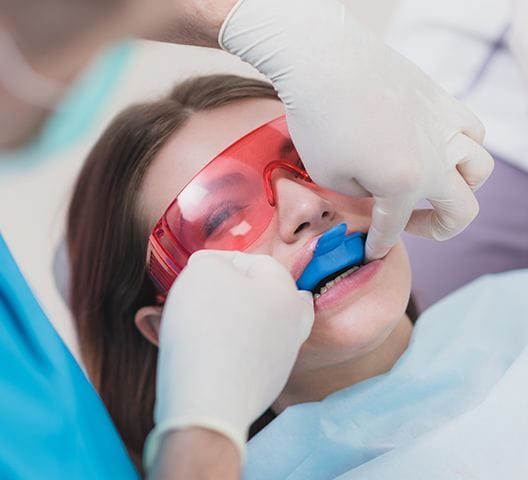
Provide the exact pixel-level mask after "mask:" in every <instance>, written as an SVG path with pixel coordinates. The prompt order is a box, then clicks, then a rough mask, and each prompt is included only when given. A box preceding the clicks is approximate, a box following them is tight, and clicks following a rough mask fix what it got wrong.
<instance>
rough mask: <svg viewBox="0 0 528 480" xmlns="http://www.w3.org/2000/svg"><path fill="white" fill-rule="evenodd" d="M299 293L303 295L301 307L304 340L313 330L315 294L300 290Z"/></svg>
mask: <svg viewBox="0 0 528 480" xmlns="http://www.w3.org/2000/svg"><path fill="white" fill-rule="evenodd" d="M298 295H299V296H300V297H301V300H302V302H303V306H302V309H301V315H300V317H301V318H300V319H301V341H302V342H304V341H305V340H306V339H307V338H308V337H309V336H310V333H311V331H312V327H313V324H314V319H315V313H314V306H313V295H312V293H311V292H307V291H304V290H299V292H298Z"/></svg>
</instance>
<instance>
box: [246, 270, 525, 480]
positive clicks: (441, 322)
mask: <svg viewBox="0 0 528 480" xmlns="http://www.w3.org/2000/svg"><path fill="white" fill-rule="evenodd" d="M527 293H528V270H520V271H516V272H511V273H507V274H499V275H495V276H486V277H482V278H481V279H479V280H477V281H475V282H474V283H472V284H470V285H469V286H467V287H465V288H463V289H461V290H459V291H458V292H455V293H454V294H452V295H451V296H449V297H447V298H446V299H445V300H443V301H442V302H440V303H438V304H436V305H435V306H433V307H432V308H430V309H429V310H427V311H426V312H425V313H424V314H423V315H422V317H420V319H419V320H418V323H417V325H416V327H415V330H414V332H413V336H412V339H411V343H410V345H409V347H408V349H407V351H406V352H405V353H404V355H403V356H402V357H401V358H400V359H399V361H398V362H397V363H396V365H395V366H394V367H393V368H392V370H391V371H390V372H388V373H386V374H384V375H380V376H377V377H374V378H371V379H368V380H366V381H364V382H361V383H359V384H356V385H353V386H351V387H349V388H346V389H344V390H341V391H339V392H336V393H334V394H332V395H330V396H328V397H327V398H326V399H324V400H323V401H321V402H312V403H305V404H300V405H296V406H293V407H290V408H289V409H287V410H286V411H285V412H283V414H281V415H279V417H278V418H277V419H275V420H274V421H273V422H272V423H271V424H270V425H269V426H268V427H267V428H266V429H264V430H263V431H262V432H260V433H259V434H258V435H257V436H256V437H255V438H254V439H252V441H251V442H250V444H249V452H248V462H247V465H246V469H245V475H244V478H245V479H266V480H273V479H290V480H293V479H295V480H297V479H299V480H301V479H302V480H314V479H331V478H332V479H333V478H336V477H338V476H340V475H342V477H340V478H342V479H343V480H344V479H346V480H351V479H354V480H355V479H361V480H365V479H367V480H368V479H380V480H381V479H383V480H386V479H389V478H390V479H402V480H403V479H405V480H408V479H411V478H416V479H424V478H427V479H446V480H447V479H449V480H451V479H469V478H478V479H479V480H482V479H488V478H489V479H497V478H508V479H509V480H511V479H526V478H528V382H527V379H528V348H527V345H528V295H527Z"/></svg>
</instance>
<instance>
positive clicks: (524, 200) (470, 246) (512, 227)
mask: <svg viewBox="0 0 528 480" xmlns="http://www.w3.org/2000/svg"><path fill="white" fill-rule="evenodd" d="M495 160H496V163H495V170H494V172H493V174H492V176H491V178H490V179H489V180H488V181H487V183H485V184H484V186H483V187H482V188H481V189H480V190H479V191H478V192H477V194H476V196H477V198H478V200H479V203H480V213H479V215H478V217H477V219H476V220H475V221H474V222H473V223H472V224H471V225H470V226H469V227H468V228H467V229H466V230H465V231H464V232H463V233H461V234H460V235H458V236H457V237H455V238H453V239H451V240H448V241H446V242H435V241H432V240H426V239H423V238H418V237H414V236H412V235H408V234H405V235H404V242H405V245H406V246H407V249H408V250H409V256H410V258H411V266H412V272H413V297H414V299H415V301H416V305H417V308H418V310H419V311H420V312H422V311H423V310H425V309H426V308H427V307H429V306H430V305H432V304H433V303H435V302H437V301H438V300H440V299H441V298H442V297H445V296H446V295H447V294H449V293H451V292H452V291H454V290H456V289H457V288H460V287H461V286H463V285H465V284H467V283H469V282H470V281H472V280H474V279H475V278H477V277H479V276H481V275H484V274H486V273H496V272H504V271H506V270H514V269H518V268H528V173H526V172H525V171H522V170H520V169H517V168H515V167H513V166H511V165H510V164H509V163H506V162H504V161H502V160H500V159H498V158H497V157H496V156H495Z"/></svg>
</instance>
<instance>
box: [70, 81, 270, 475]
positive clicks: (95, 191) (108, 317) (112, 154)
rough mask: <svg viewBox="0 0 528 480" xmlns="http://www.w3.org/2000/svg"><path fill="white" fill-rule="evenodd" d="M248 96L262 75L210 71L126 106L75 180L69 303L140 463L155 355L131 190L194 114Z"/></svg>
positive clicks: (103, 391) (261, 87)
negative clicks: (142, 312) (142, 325)
mask: <svg viewBox="0 0 528 480" xmlns="http://www.w3.org/2000/svg"><path fill="white" fill-rule="evenodd" d="M247 98H269V99H277V94H276V92H275V90H274V89H273V87H272V86H271V85H270V84H268V83H265V82H263V81H261V80H256V79H248V78H242V77H238V76H234V75H209V76H205V77H198V78H194V79H190V80H187V81H185V82H183V83H181V84H179V85H177V86H176V87H175V88H174V89H173V90H172V92H171V93H170V94H169V95H167V96H166V97H164V98H162V99H160V100H158V101H154V102H150V103H143V104H139V105H135V106H132V107H130V108H128V109H126V110H125V111H124V112H122V113H121V114H120V115H118V116H117V117H116V118H115V119H114V121H113V122H112V123H111V125H110V126H109V127H108V128H107V129H106V131H105V132H104V134H103V135H102V137H101V138H100V139H99V141H98V142H97V143H96V145H95V146H94V147H93V149H92V151H91V152H90V154H89V155H88V158H87V160H86V163H85V165H84V167H83V169H82V171H81V173H80V175H79V178H78V180H77V184H76V187H75V191H74V195H73V198H72V201H71V204H70V208H69V212H68V218H67V244H68V251H69V256H70V263H71V287H70V305H71V309H72V312H73V316H74V319H75V323H76V326H77V329H78V334H79V341H80V345H81V354H82V358H83V361H84V362H85V364H86V367H87V370H88V374H89V376H90V378H91V379H92V381H93V382H94V384H95V386H96V388H97V389H98V390H99V392H100V395H101V397H102V399H103V401H104V403H105V404H106V406H107V408H108V410H109V412H110V415H111V416H112V418H113V420H114V422H115V424H116V426H117V428H118V430H119V432H120V433H121V435H122V437H123V439H124V441H125V444H126V446H127V448H128V450H129V453H130V454H131V456H132V458H133V460H134V462H135V463H136V465H137V466H138V467H140V465H141V454H142V450H143V444H144V441H145V438H146V436H147V434H148V432H149V431H150V430H151V429H152V427H153V410H154V395H155V379H156V360H157V348H156V347H155V346H153V345H152V344H150V343H149V342H148V341H147V340H146V339H145V338H143V336H142V335H141V333H140V332H139V331H138V330H137V328H136V327H135V325H134V315H135V313H136V311H137V310H138V309H139V308H141V307H142V306H145V305H154V304H155V303H156V300H155V292H154V290H153V287H152V285H151V283H150V281H149V280H148V279H147V278H146V275H145V255H146V248H147V239H148V233H149V232H148V226H146V225H144V223H145V222H142V221H141V220H140V218H139V214H138V211H139V210H140V209H139V206H138V204H137V201H138V192H139V189H140V187H141V185H142V182H143V178H144V176H145V173H146V171H147V169H148V168H149V166H150V164H151V162H152V161H153V159H154V157H155V156H156V154H157V153H158V152H159V151H160V149H161V148H162V147H163V145H164V144H165V142H167V140H168V139H169V137H170V136H171V135H172V134H173V133H174V132H175V131H177V130H178V129H179V128H181V127H182V126H183V125H184V124H185V122H186V120H188V119H189V117H190V116H191V115H192V114H193V113H194V112H198V111H202V110H208V109H213V108H216V107H220V106H222V105H226V104H229V103H232V102H236V101H238V100H242V99H247Z"/></svg>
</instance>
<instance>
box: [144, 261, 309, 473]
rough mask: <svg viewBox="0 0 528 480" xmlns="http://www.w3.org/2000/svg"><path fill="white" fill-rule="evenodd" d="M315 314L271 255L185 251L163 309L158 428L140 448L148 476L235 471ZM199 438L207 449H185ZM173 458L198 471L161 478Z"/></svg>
mask: <svg viewBox="0 0 528 480" xmlns="http://www.w3.org/2000/svg"><path fill="white" fill-rule="evenodd" d="M313 320H314V310H313V300H312V295H311V293H309V292H300V291H299V290H297V287H296V285H295V281H294V280H293V277H292V276H291V274H290V273H289V272H288V271H287V270H286V269H285V268H284V267H283V266H282V265H280V264H279V263H278V262H277V261H275V260H274V259H273V258H271V257H268V256H266V255H249V254H243V253H240V252H226V251H223V252H218V251H201V252H197V253H195V254H194V255H193V256H191V258H190V260H189V262H188V265H187V267H186V268H185V269H184V270H183V272H182V273H181V274H180V276H179V277H178V279H177V280H176V282H175V283H174V285H173V287H172V288H171V291H170V293H169V296H168V298H167V302H166V304H165V307H164V311H163V317H162V323H161V330H160V337H159V348H160V349H159V359H158V378H157V389H156V408H155V414H154V418H155V422H156V427H155V429H154V431H153V432H152V433H151V434H150V436H149V438H148V440H147V444H146V448H145V465H146V469H147V470H148V471H150V472H151V473H152V475H156V476H155V477H154V478H186V479H190V480H192V479H193V478H197V479H198V478H209V477H207V476H206V477H202V476H201V475H206V474H209V472H211V478H226V477H224V476H222V475H217V476H216V477H215V476H214V475H213V472H215V471H218V470H221V469H225V471H226V473H227V472H233V467H236V468H235V469H234V471H236V472H239V471H240V466H241V463H242V462H243V459H244V454H245V444H246V439H247V433H248V430H249V427H250V425H251V423H253V422H254V421H255V420H256V419H257V418H258V417H259V416H260V415H261V414H262V413H263V412H264V411H265V410H266V409H267V408H268V407H269V406H270V405H271V404H272V403H273V401H274V400H275V399H276V397H277V396H278V395H279V393H280V392H281V390H282V389H283V388H284V385H285V384H286V381H287V379H288V377H289V374H290V371H291V369H292V367H293V365H294V363H295V360H296V358H297V354H298V352H299V348H300V347H301V345H302V343H303V342H304V340H306V338H307V337H308V335H309V333H310V330H311V327H312V323H313ZM202 429H205V432H204V430H202ZM170 432H178V433H177V434H176V435H174V434H170V435H168V436H167V435H166V434H167V433H170ZM210 432H212V433H215V435H211V433H210ZM200 442H201V443H200ZM199 444H201V445H202V447H203V448H205V447H206V446H208V450H207V451H205V450H204V451H198V453H196V452H195V453H190V452H191V450H192V449H193V448H197V445H199ZM174 449H175V450H176V453H175V452H174V451H173V450H174ZM175 463H178V465H179V467H178V468H181V469H186V471H189V472H190V471H192V472H195V474H196V477H194V476H191V475H183V476H180V477H167V476H166V475H165V472H167V471H168V469H169V470H171V469H170V468H169V467H170V466H171V465H174V464H175ZM178 471H179V470H178ZM157 472H161V473H163V475H161V473H159V475H160V476H158V473H157ZM227 478H229V477H227ZM234 478H236V477H234Z"/></svg>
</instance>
